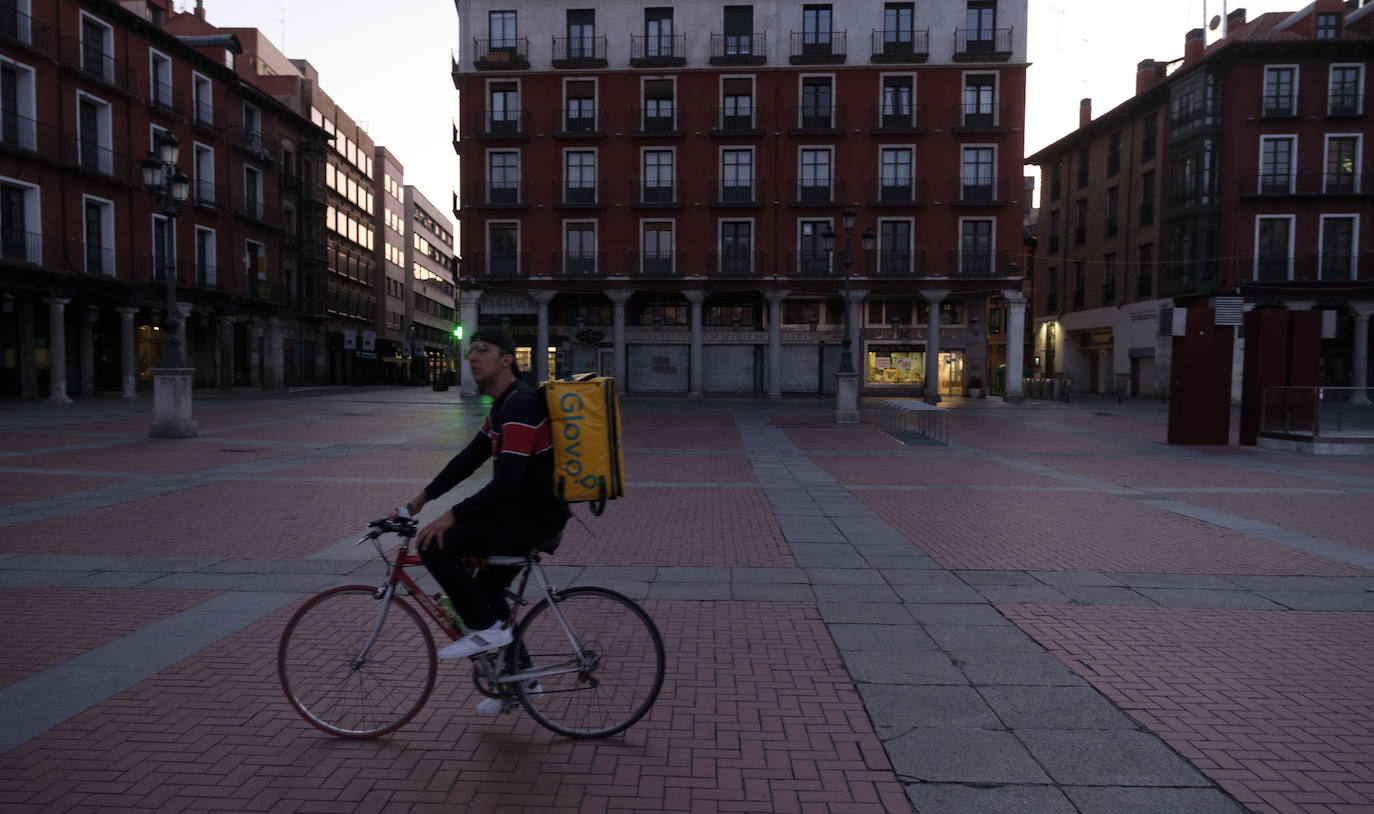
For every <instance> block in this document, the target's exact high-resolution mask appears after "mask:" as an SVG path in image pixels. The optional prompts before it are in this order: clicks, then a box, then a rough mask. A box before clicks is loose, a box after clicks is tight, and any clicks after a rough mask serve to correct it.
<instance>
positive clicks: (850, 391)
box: [821, 206, 874, 424]
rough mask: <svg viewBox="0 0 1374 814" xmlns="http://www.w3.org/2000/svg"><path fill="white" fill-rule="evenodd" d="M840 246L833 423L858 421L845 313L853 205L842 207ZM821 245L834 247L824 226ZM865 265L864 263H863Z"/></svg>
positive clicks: (869, 240) (868, 233) (868, 242)
mask: <svg viewBox="0 0 1374 814" xmlns="http://www.w3.org/2000/svg"><path fill="white" fill-rule="evenodd" d="M842 217H843V221H842V222H843V224H844V250H843V253H842V254H841V255H840V257H839V261H840V264H841V265H843V266H844V302H843V303H842V307H843V309H844V338H843V339H842V340H841V341H840V370H839V372H838V373H836V374H835V423H836V424H857V423H859V374H858V373H857V372H856V371H855V370H854V354H853V351H852V349H851V343H852V342H853V332H852V327H851V326H850V317H849V311H850V307H849V268H850V266H852V265H854V217H855V213H854V207H852V206H847V207H845V209H844V213H843V215H842ZM861 239H862V240H863V248H864V259H865V264H866V263H867V259H868V255H869V253H870V252H872V251H873V241H874V236H873V231H872V230H871V229H866V230H864V233H863V235H862V238H861ZM821 240H822V241H823V243H822V245H823V247H824V248H825V252H826V254H831V253H832V252H834V251H835V232H834V231H833V230H831V229H826V230H825V233H824V234H822V235H821ZM865 267H867V266H866V265H865Z"/></svg>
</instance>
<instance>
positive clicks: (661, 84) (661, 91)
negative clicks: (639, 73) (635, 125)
mask: <svg viewBox="0 0 1374 814" xmlns="http://www.w3.org/2000/svg"><path fill="white" fill-rule="evenodd" d="M640 83H641V84H640V94H641V96H640V98H642V99H643V100H644V110H643V114H642V121H641V122H640V126H641V129H642V130H643V131H644V132H648V133H658V132H670V131H673V130H676V129H677V104H676V100H677V79H676V77H666V78H660V77H655V78H643V79H641V80H640Z"/></svg>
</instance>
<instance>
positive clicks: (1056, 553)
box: [858, 490, 1369, 576]
mask: <svg viewBox="0 0 1374 814" xmlns="http://www.w3.org/2000/svg"><path fill="white" fill-rule="evenodd" d="M858 496H859V498H860V499H861V500H863V501H864V503H866V504H868V506H869V507H870V508H872V509H873V510H874V511H875V512H877V513H878V514H879V515H880V516H882V518H883V519H884V520H886V521H887V522H888V523H890V524H891V525H892V526H893V527H894V528H896V529H897V530H898V531H900V532H901V533H902V534H905V535H906V536H907V537H908V538H909V539H910V540H911V541H912V542H914V543H916V544H917V545H919V546H920V547H921V548H923V549H924V550H925V551H926V552H928V553H929V554H930V555H931V556H932V557H934V558H935V560H936V561H937V562H939V563H940V565H942V566H944V567H946V568H955V569H963V568H970V569H980V568H982V569H1028V570H1035V571H1079V570H1087V571H1128V572H1133V571H1153V572H1161V573H1184V574H1191V573H1210V574H1305V575H1313V576H1337V575H1353V576H1358V575H1365V574H1368V573H1369V572H1368V571H1365V570H1363V569H1361V568H1358V567H1356V566H1353V565H1346V564H1345V563H1340V562H1336V561H1334V560H1328V559H1325V558H1323V557H1318V556H1314V555H1311V554H1305V553H1303V552H1301V551H1296V550H1294V549H1291V548H1288V547H1286V546H1282V545H1279V544H1277V543H1270V542H1268V541H1265V540H1260V539H1258V538H1256V537H1251V536H1249V535H1246V534H1241V533H1239V532H1235V531H1230V530H1227V529H1222V528H1219V527H1216V526H1212V525H1208V524H1206V523H1203V522H1202V521H1199V520H1193V519H1191V518H1188V517H1182V516H1180V515H1176V514H1172V513H1170V512H1165V511H1161V510H1159V509H1155V508H1153V507H1150V506H1147V505H1145V504H1143V503H1139V502H1137V501H1134V500H1129V499H1127V498H1121V497H1115V496H1113V495H1103V494H1093V493H1083V492H1058V493H1043V492H1042V493H1032V494H1026V493H1020V492H999V493H995V494H991V493H986V492H983V493H979V492H968V491H958V490H930V491H923V492H897V491H890V492H889V491H862V492H859V493H858Z"/></svg>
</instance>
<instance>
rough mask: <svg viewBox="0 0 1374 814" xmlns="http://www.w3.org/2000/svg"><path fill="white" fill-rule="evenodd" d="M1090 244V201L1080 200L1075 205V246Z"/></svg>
mask: <svg viewBox="0 0 1374 814" xmlns="http://www.w3.org/2000/svg"><path fill="white" fill-rule="evenodd" d="M1087 242H1088V199H1087V198H1079V199H1078V200H1077V201H1074V205H1073V245H1075V246H1082V245H1083V244H1084V243H1087Z"/></svg>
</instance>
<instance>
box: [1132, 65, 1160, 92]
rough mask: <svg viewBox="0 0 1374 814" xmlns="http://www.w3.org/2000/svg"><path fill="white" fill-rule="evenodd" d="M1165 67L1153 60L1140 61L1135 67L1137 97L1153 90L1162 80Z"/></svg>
mask: <svg viewBox="0 0 1374 814" xmlns="http://www.w3.org/2000/svg"><path fill="white" fill-rule="evenodd" d="M1164 70H1165V65H1164V63H1163V62H1155V61H1154V60H1153V59H1142V60H1141V61H1140V63H1139V64H1137V65H1136V66H1135V92H1136V94H1137V95H1139V94H1142V93H1144V92H1145V91H1147V90H1149V89H1150V88H1153V87H1154V86H1155V85H1158V84H1159V80H1161V79H1163V78H1164Z"/></svg>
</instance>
